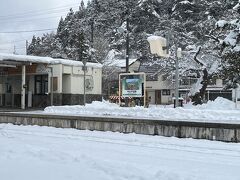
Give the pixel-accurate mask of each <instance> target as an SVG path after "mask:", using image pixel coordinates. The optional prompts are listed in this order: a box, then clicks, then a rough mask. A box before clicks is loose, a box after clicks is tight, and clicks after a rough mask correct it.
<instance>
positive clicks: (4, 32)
mask: <svg viewBox="0 0 240 180" xmlns="http://www.w3.org/2000/svg"><path fill="white" fill-rule="evenodd" d="M56 29H57V28H49V29H35V30H22V31H2V32H1V31H0V33H1V34H16V33H29V32H41V31H52V30H56Z"/></svg>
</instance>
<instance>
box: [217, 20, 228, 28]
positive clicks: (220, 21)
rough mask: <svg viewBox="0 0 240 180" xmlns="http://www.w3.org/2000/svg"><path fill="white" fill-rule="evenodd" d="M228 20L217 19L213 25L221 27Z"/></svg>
mask: <svg viewBox="0 0 240 180" xmlns="http://www.w3.org/2000/svg"><path fill="white" fill-rule="evenodd" d="M227 23H228V22H227V21H225V20H219V21H217V22H216V24H215V26H216V27H219V28H223V27H224V26H225V25H226V24H227Z"/></svg>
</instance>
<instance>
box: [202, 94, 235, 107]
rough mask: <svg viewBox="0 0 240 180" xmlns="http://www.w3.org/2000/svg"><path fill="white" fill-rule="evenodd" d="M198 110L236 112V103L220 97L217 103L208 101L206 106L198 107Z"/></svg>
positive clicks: (216, 100)
mask: <svg viewBox="0 0 240 180" xmlns="http://www.w3.org/2000/svg"><path fill="white" fill-rule="evenodd" d="M197 108H199V109H206V110H234V109H235V103H234V102H233V101H230V100H228V99H225V98H222V97H218V98H217V99H215V101H208V102H207V103H206V104H202V105H198V106H197Z"/></svg>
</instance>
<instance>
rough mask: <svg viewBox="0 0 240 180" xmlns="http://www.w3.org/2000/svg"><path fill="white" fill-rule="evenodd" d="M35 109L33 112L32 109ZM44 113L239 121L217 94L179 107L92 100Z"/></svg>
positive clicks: (230, 105)
mask: <svg viewBox="0 0 240 180" xmlns="http://www.w3.org/2000/svg"><path fill="white" fill-rule="evenodd" d="M35 113H36V112H35ZM38 113H44V114H64V115H87V116H113V117H120V116H121V117H126V118H131V117H133V118H145V119H159V120H182V121H200V122H202V121H204V122H223V123H240V109H239V108H238V109H236V108H235V103H234V102H232V101H229V100H227V99H224V98H221V97H219V98H217V99H216V100H215V101H209V102H208V103H207V104H203V105H199V106H192V105H191V104H184V107H183V108H173V106H155V105H152V106H150V107H149V108H143V107H129V108H127V107H119V106H118V105H117V104H113V103H109V102H107V101H103V102H93V103H92V104H87V105H86V106H85V107H84V106H79V105H78V106H52V107H47V108H45V110H44V112H38Z"/></svg>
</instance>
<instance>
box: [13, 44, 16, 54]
mask: <svg viewBox="0 0 240 180" xmlns="http://www.w3.org/2000/svg"><path fill="white" fill-rule="evenodd" d="M13 54H16V46H15V45H14V46H13Z"/></svg>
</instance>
